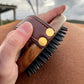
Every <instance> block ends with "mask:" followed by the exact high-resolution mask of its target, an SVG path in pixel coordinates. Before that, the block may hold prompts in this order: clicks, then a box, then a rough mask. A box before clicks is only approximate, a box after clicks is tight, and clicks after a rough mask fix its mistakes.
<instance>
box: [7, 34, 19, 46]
mask: <svg viewBox="0 0 84 84" xmlns="http://www.w3.org/2000/svg"><path fill="white" fill-rule="evenodd" d="M7 44H8V45H9V46H11V47H17V46H18V45H19V44H20V41H19V39H18V38H17V37H15V36H14V35H10V36H9V37H8V39H7Z"/></svg>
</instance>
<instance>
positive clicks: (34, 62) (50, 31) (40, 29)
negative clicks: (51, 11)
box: [16, 15, 67, 76]
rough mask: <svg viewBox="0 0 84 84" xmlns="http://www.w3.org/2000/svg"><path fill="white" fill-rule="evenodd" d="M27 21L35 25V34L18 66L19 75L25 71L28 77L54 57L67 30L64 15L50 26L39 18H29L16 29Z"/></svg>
mask: <svg viewBox="0 0 84 84" xmlns="http://www.w3.org/2000/svg"><path fill="white" fill-rule="evenodd" d="M27 21H28V22H30V23H31V24H32V25H33V34H32V36H31V38H30V40H29V41H28V42H27V44H26V45H25V47H24V48H23V49H22V52H21V55H20V58H19V60H18V61H17V64H18V66H19V73H22V72H24V71H25V72H26V73H27V74H28V76H31V74H34V73H35V72H36V71H37V70H39V69H40V67H42V66H43V64H45V63H46V61H47V60H48V59H49V58H50V57H51V56H52V53H54V52H55V49H57V46H58V45H60V43H59V42H60V41H63V38H64V35H65V34H66V32H65V31H67V28H66V27H64V26H63V23H64V22H65V21H66V19H65V17H64V16H63V15H60V16H58V17H55V18H53V20H52V21H51V22H50V24H48V23H46V22H44V21H43V20H41V19H40V18H38V17H37V16H28V17H26V18H25V19H24V20H23V21H21V22H20V23H19V24H18V25H17V26H16V28H17V27H19V26H20V25H21V24H22V23H24V22H27Z"/></svg>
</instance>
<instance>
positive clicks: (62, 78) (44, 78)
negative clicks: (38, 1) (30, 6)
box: [0, 6, 84, 84]
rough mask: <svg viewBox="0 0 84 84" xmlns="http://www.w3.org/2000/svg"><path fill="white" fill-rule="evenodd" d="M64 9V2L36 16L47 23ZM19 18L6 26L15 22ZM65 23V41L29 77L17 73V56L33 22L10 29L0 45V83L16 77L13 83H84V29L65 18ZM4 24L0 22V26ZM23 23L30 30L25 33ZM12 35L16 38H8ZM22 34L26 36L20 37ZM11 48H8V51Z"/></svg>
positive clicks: (9, 81)
mask: <svg viewBox="0 0 84 84" xmlns="http://www.w3.org/2000/svg"><path fill="white" fill-rule="evenodd" d="M64 10H65V6H61V7H58V8H55V9H52V10H51V11H49V12H47V13H44V14H40V15H38V16H39V17H40V18H41V19H43V20H44V21H46V22H48V23H49V22H50V20H51V19H52V18H53V17H56V16H57V15H59V14H61V13H62V12H63V11H64ZM18 22H19V21H18ZM18 22H14V23H12V24H10V25H9V26H11V25H16V24H17V23H18ZM25 25H26V26H25ZM64 26H65V27H67V28H68V32H67V35H66V37H65V38H64V41H63V42H61V45H60V46H59V48H58V49H57V50H56V51H55V53H53V55H52V57H51V58H50V59H49V61H48V62H47V63H46V64H45V65H44V66H43V67H42V68H41V69H40V70H39V71H37V72H36V73H35V74H34V75H32V76H31V77H27V75H26V73H22V74H21V75H20V76H19V77H18V75H17V74H18V67H17V65H16V60H17V58H18V56H19V55H18V54H19V51H20V50H21V48H22V47H23V46H24V45H25V43H26V41H27V40H28V39H29V37H30V36H31V34H32V31H33V28H32V26H31V28H30V25H29V23H25V24H23V25H22V26H21V27H19V28H18V29H17V30H14V31H12V33H9V34H8V36H7V37H6V39H5V41H3V43H2V44H1V46H0V84H15V82H16V79H17V77H18V79H17V82H16V84H26V83H28V84H39V83H40V84H51V83H52V84H84V64H83V63H84V61H83V59H84V54H83V50H84V42H83V41H84V29H83V27H81V26H79V25H76V24H71V23H67V22H66V23H65V24H64ZM4 27H5V26H1V28H4ZM25 27H27V29H29V30H28V31H30V32H31V33H28V35H27V33H26V34H25V33H24V29H25ZM22 29H23V30H22ZM11 35H12V38H13V39H14V38H15V39H14V40H13V39H11ZM25 35H26V37H27V38H23V37H24V36H25ZM19 37H21V38H19ZM18 39H20V41H19V40H18ZM16 41H17V42H16ZM14 42H15V43H14ZM17 45H18V46H17ZM6 48H8V49H9V50H8V49H6ZM10 50H11V52H9V51H10ZM2 51H3V52H2ZM9 56H10V57H9ZM8 65H9V66H8Z"/></svg>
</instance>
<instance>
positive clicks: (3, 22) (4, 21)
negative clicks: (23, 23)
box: [2, 19, 14, 24]
mask: <svg viewBox="0 0 84 84" xmlns="http://www.w3.org/2000/svg"><path fill="white" fill-rule="evenodd" d="M13 21H14V20H9V19H7V20H3V21H2V24H8V23H11V22H13Z"/></svg>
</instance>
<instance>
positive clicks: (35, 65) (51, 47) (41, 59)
mask: <svg viewBox="0 0 84 84" xmlns="http://www.w3.org/2000/svg"><path fill="white" fill-rule="evenodd" d="M64 31H67V28H65V27H62V28H61V29H60V30H59V32H58V33H57V34H56V35H55V36H54V38H53V39H52V40H51V42H50V43H49V44H48V45H47V46H46V47H45V48H44V50H43V51H42V52H41V53H40V55H39V56H38V57H37V58H36V59H35V60H34V61H33V62H32V64H31V65H30V66H29V67H28V68H27V69H26V72H27V75H28V76H31V73H33V74H34V73H35V72H36V71H37V70H38V69H39V68H40V67H42V65H43V63H46V61H47V60H48V59H49V58H50V57H51V55H52V53H53V52H55V49H57V46H58V45H60V43H59V42H60V41H63V37H64V34H66V32H64Z"/></svg>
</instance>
